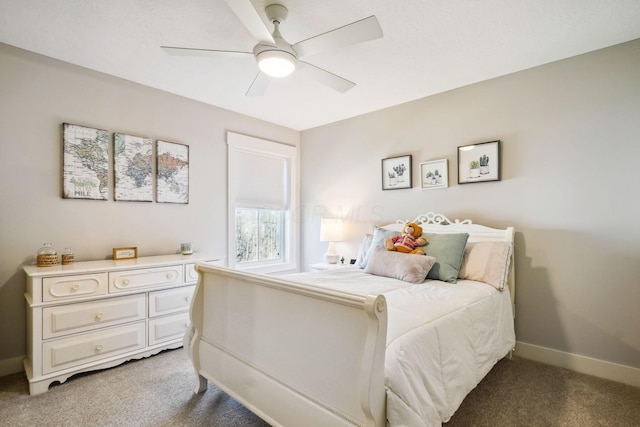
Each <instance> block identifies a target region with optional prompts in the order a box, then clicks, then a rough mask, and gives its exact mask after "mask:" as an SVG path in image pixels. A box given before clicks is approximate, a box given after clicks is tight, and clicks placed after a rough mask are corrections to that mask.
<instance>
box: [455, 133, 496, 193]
mask: <svg viewBox="0 0 640 427" xmlns="http://www.w3.org/2000/svg"><path fill="white" fill-rule="evenodd" d="M487 181H500V141H490V142H482V143H479V144H471V145H465V146H462V147H458V184H469V183H472V182H487Z"/></svg>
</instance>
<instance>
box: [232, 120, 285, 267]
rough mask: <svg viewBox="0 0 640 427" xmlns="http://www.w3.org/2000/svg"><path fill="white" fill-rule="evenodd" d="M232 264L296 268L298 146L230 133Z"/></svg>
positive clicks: (234, 265) (236, 265) (238, 265)
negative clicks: (295, 215) (294, 218)
mask: <svg viewBox="0 0 640 427" xmlns="http://www.w3.org/2000/svg"><path fill="white" fill-rule="evenodd" d="M227 143H228V145H229V152H228V156H229V157H228V167H229V170H228V185H229V200H228V202H229V257H228V259H229V266H230V267H236V268H242V269H252V270H256V271H260V272H265V273H269V272H278V271H286V270H295V269H296V268H297V252H298V251H297V246H298V228H297V224H296V223H295V222H294V221H292V217H293V215H292V212H293V211H294V210H295V209H296V208H297V199H298V197H297V149H296V147H293V146H289V145H284V144H280V143H277V142H272V141H266V140H262V139H258V138H253V137H249V136H245V135H240V134H236V133H231V132H229V133H228V135H227Z"/></svg>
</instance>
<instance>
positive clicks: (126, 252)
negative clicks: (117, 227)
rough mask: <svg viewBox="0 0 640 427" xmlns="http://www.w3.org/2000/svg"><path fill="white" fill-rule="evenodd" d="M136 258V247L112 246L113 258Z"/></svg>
mask: <svg viewBox="0 0 640 427" xmlns="http://www.w3.org/2000/svg"><path fill="white" fill-rule="evenodd" d="M133 258H138V248H137V247H131V248H113V259H114V260H116V261H117V260H121V259H133Z"/></svg>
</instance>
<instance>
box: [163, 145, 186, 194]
mask: <svg viewBox="0 0 640 427" xmlns="http://www.w3.org/2000/svg"><path fill="white" fill-rule="evenodd" d="M156 155H157V168H156V177H157V180H156V192H157V194H156V201H157V202H158V203H184V204H188V203H189V146H188V145H184V144H177V143H175V142H166V141H157V142H156Z"/></svg>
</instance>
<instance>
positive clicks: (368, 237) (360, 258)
mask: <svg viewBox="0 0 640 427" xmlns="http://www.w3.org/2000/svg"><path fill="white" fill-rule="evenodd" d="M372 240H373V234H370V233H367V234H365V235H364V237H363V238H362V242H360V247H358V255H357V256H356V263H355V265H356V266H358V267H360V268H364V265H363V263H364V257H365V256H366V255H367V252H369V248H370V247H371V241H372Z"/></svg>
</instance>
